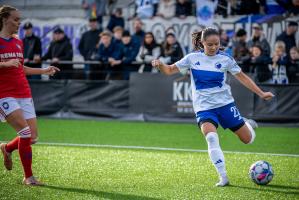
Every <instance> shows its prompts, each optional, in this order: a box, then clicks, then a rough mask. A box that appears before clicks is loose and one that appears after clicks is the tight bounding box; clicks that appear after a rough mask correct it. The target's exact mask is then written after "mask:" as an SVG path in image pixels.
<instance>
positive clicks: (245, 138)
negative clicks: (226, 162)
mask: <svg viewBox="0 0 299 200" xmlns="http://www.w3.org/2000/svg"><path fill="white" fill-rule="evenodd" d="M244 120H245V124H244V125H243V126H242V127H241V128H240V129H238V130H236V131H234V132H235V133H236V134H237V135H238V137H239V139H240V140H241V141H242V142H243V143H245V144H251V143H253V142H254V140H255V136H256V134H255V131H254V129H255V128H257V127H258V125H257V123H256V122H255V121H254V120H252V119H246V118H244Z"/></svg>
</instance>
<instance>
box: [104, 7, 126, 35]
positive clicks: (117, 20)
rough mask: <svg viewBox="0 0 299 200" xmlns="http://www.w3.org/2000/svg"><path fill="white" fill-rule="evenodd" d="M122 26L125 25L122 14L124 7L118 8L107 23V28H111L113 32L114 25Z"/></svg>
mask: <svg viewBox="0 0 299 200" xmlns="http://www.w3.org/2000/svg"><path fill="white" fill-rule="evenodd" d="M116 26H120V27H122V28H124V27H125V20H124V18H123V16H122V9H121V8H117V9H116V10H115V12H114V14H112V15H111V17H110V20H109V22H108V25H107V29H109V30H110V31H111V32H112V31H113V29H114V27H116Z"/></svg>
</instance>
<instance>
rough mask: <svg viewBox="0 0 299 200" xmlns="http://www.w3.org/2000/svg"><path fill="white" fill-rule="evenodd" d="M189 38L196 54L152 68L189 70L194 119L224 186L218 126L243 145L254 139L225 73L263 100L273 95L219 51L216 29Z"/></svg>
mask: <svg viewBox="0 0 299 200" xmlns="http://www.w3.org/2000/svg"><path fill="white" fill-rule="evenodd" d="M192 37H193V38H192V42H193V45H194V47H195V50H199V51H196V52H193V53H190V54H188V55H186V56H185V57H184V58H182V59H181V60H180V61H178V62H176V63H175V64H172V65H166V64H164V63H162V62H161V61H159V60H153V61H152V65H153V66H154V67H156V68H158V69H159V70H160V71H161V72H162V73H164V74H166V75H171V74H174V73H178V72H182V73H185V72H186V71H187V70H188V69H190V74H191V86H192V98H193V108H194V111H195V113H196V119H197V122H198V125H199V127H200V128H201V131H202V133H203V134H204V135H205V138H206V141H207V143H208V152H209V156H210V159H211V161H212V163H213V165H214V166H215V168H216V170H217V172H218V174H219V177H220V181H219V182H218V183H217V184H216V186H226V185H228V184H229V180H228V177H227V174H226V168H225V161H224V155H223V152H222V150H221V148H220V145H219V139H218V135H217V127H218V124H220V125H221V126H222V127H223V128H229V129H230V130H232V131H233V132H234V133H235V134H236V135H237V136H238V137H239V138H240V140H241V141H242V142H243V143H245V144H250V143H252V142H253V141H254V138H255V132H254V130H253V127H252V125H250V123H249V122H247V121H246V122H245V121H244V119H243V117H241V115H240V113H239V110H238V109H237V107H236V105H235V103H234V99H233V97H232V95H231V91H230V87H229V86H228V85H227V84H226V83H225V81H226V73H227V72H230V73H231V74H233V75H234V76H235V77H236V78H237V79H238V80H239V81H240V82H241V83H242V84H243V85H244V86H246V87H247V88H248V89H250V90H251V91H253V92H254V93H256V94H257V95H258V96H260V97H261V98H263V99H266V100H269V99H271V98H272V97H273V96H274V95H273V94H272V93H271V92H263V91H262V90H261V89H260V88H259V87H258V86H257V85H256V84H255V83H254V82H253V81H252V80H251V79H250V78H249V77H248V76H247V75H245V74H244V73H243V72H242V71H241V68H240V67H239V66H238V65H237V63H236V62H235V60H234V59H233V58H231V57H230V56H228V55H226V54H225V53H223V52H222V51H220V50H219V48H220V37H219V33H218V31H217V30H216V29H213V28H206V29H204V30H203V31H202V32H196V33H193V35H192Z"/></svg>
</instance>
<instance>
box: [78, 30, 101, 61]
mask: <svg viewBox="0 0 299 200" xmlns="http://www.w3.org/2000/svg"><path fill="white" fill-rule="evenodd" d="M101 32H102V31H101V30H99V29H96V30H89V31H86V32H85V33H83V35H82V37H81V39H80V42H79V46H78V48H79V51H80V54H81V55H82V56H83V57H84V59H85V60H90V59H91V54H92V51H93V49H94V48H95V47H96V45H97V43H98V42H99V34H100V33H101Z"/></svg>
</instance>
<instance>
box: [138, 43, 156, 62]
mask: <svg viewBox="0 0 299 200" xmlns="http://www.w3.org/2000/svg"><path fill="white" fill-rule="evenodd" d="M160 55H161V48H160V46H157V47H155V48H154V49H153V50H152V54H151V55H149V53H148V50H147V49H146V48H145V47H144V46H141V47H140V49H139V52H138V55H137V57H136V61H137V62H145V63H149V64H150V63H151V62H152V60H154V59H158V57H159V56H160Z"/></svg>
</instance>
